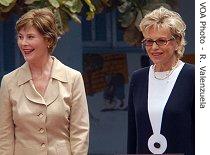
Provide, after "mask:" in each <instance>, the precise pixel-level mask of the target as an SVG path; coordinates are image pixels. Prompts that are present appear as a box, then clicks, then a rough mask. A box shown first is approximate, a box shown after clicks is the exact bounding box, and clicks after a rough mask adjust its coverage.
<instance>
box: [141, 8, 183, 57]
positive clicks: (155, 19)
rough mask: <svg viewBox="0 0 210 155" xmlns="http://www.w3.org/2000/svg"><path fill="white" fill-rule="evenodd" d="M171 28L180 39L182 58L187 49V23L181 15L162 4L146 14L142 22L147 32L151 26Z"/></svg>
mask: <svg viewBox="0 0 210 155" xmlns="http://www.w3.org/2000/svg"><path fill="white" fill-rule="evenodd" d="M151 27H156V28H158V29H159V28H170V30H171V33H172V35H173V36H174V37H175V38H176V39H179V47H178V50H177V53H176V54H177V57H178V58H179V59H180V58H181V57H182V56H183V54H184V50H185V45H186V40H185V30H186V25H185V23H184V21H183V20H182V18H181V16H180V15H179V14H178V13H177V12H174V11H171V10H168V9H166V8H164V7H163V6H161V7H160V8H158V9H155V10H153V11H152V12H150V13H148V14H147V15H145V17H144V18H143V19H142V21H141V23H140V30H141V31H142V33H143V34H145V33H146V32H147V31H148V29H149V28H151Z"/></svg>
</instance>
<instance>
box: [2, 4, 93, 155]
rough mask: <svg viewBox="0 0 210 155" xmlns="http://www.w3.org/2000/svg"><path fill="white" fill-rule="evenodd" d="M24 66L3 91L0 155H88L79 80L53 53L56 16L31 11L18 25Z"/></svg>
mask: <svg viewBox="0 0 210 155" xmlns="http://www.w3.org/2000/svg"><path fill="white" fill-rule="evenodd" d="M16 30H17V35H18V36H17V42H18V46H19V48H20V51H21V53H22V54H23V56H24V58H25V60H26V62H25V63H24V64H23V65H22V66H21V67H19V68H18V69H16V70H14V71H12V72H11V73H9V74H7V75H5V76H4V77H3V79H2V83H1V89H0V155H86V154H87V152H88V142H89V115H88V107H87V101H86V95H85V89H84V84H83V79H82V76H81V74H80V73H79V72H78V71H76V70H74V69H71V68H69V67H67V66H65V65H64V64H62V63H61V62H60V61H59V60H57V59H56V58H55V57H53V56H51V53H52V51H53V49H54V47H55V45H56V43H57V30H56V26H55V19H54V16H53V13H52V12H51V11H50V10H48V9H46V8H45V9H37V10H31V11H29V12H28V13H26V14H24V15H23V16H22V17H21V18H20V19H19V20H18V21H17V23H16Z"/></svg>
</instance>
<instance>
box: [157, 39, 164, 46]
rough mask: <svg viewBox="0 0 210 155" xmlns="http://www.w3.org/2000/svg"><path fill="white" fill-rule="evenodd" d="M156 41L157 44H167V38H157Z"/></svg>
mask: <svg viewBox="0 0 210 155" xmlns="http://www.w3.org/2000/svg"><path fill="white" fill-rule="evenodd" d="M156 43H157V44H158V45H166V44H167V39H164V38H160V39H157V40H156Z"/></svg>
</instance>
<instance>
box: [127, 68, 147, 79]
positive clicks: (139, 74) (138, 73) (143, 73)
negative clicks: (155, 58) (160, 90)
mask: <svg viewBox="0 0 210 155" xmlns="http://www.w3.org/2000/svg"><path fill="white" fill-rule="evenodd" d="M149 68H150V67H145V68H141V69H138V70H136V71H134V72H133V73H132V76H131V79H132V80H135V79H140V78H139V77H144V76H148V74H149Z"/></svg>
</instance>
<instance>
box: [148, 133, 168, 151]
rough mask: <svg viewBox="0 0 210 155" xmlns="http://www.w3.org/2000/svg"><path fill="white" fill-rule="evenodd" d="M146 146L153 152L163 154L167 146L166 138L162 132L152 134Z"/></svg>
mask: <svg viewBox="0 0 210 155" xmlns="http://www.w3.org/2000/svg"><path fill="white" fill-rule="evenodd" d="M148 148H149V150H150V151H151V152H152V153H153V154H163V153H164V152H165V151H166V148H167V140H166V138H165V137H164V136H163V135H162V134H153V135H152V136H151V137H150V138H149V140H148Z"/></svg>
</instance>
